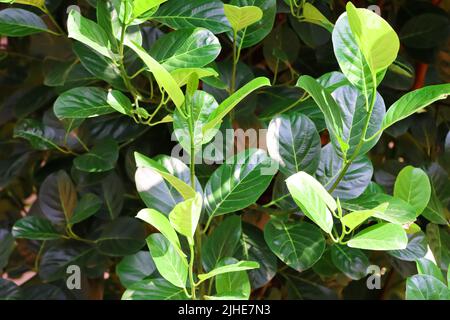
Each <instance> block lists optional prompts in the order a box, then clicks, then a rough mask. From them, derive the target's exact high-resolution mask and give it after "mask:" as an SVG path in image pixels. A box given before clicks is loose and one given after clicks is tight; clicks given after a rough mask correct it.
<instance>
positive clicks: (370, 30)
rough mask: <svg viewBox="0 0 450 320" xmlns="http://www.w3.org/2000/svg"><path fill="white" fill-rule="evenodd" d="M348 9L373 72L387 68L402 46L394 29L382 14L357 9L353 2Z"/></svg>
mask: <svg viewBox="0 0 450 320" xmlns="http://www.w3.org/2000/svg"><path fill="white" fill-rule="evenodd" d="M346 10H347V15H348V20H349V24H350V28H351V30H352V33H353V35H354V36H355V38H356V41H357V43H358V46H359V48H360V49H361V51H362V53H363V55H364V57H365V59H366V61H367V62H368V64H369V66H370V68H371V70H372V72H373V73H377V72H379V71H382V70H385V69H387V67H389V66H390V65H391V64H392V62H394V60H395V58H396V57H397V53H398V50H399V48H400V40H399V39H398V36H397V34H396V33H395V31H394V29H392V27H391V26H390V25H389V23H387V22H386V20H384V19H383V18H382V17H381V16H379V15H377V14H376V13H374V12H373V11H371V10H368V9H357V8H355V6H354V5H353V4H352V3H351V2H348V3H347V6H346Z"/></svg>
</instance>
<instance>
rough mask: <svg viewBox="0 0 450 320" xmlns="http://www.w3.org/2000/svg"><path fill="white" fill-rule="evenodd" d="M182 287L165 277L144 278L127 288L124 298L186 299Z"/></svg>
mask: <svg viewBox="0 0 450 320" xmlns="http://www.w3.org/2000/svg"><path fill="white" fill-rule="evenodd" d="M187 298H188V297H187V296H186V294H185V293H184V290H183V289H182V288H179V287H176V286H174V285H172V284H171V283H170V282H168V281H166V280H165V279H161V278H157V279H143V280H141V281H138V282H136V283H134V284H132V285H131V286H130V287H128V288H127V290H125V292H124V293H123V295H122V300H186V299H187Z"/></svg>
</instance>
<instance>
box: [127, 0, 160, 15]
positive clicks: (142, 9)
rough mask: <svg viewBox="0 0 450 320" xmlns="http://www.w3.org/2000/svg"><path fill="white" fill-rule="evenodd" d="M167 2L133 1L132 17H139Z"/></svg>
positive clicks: (152, 0) (157, 0)
mask: <svg viewBox="0 0 450 320" xmlns="http://www.w3.org/2000/svg"><path fill="white" fill-rule="evenodd" d="M166 1H167V0H134V1H133V16H134V17H139V16H140V15H142V14H143V13H146V12H147V11H149V10H150V9H153V8H155V7H157V6H159V5H160V4H161V3H164V2H166Z"/></svg>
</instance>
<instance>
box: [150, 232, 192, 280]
mask: <svg viewBox="0 0 450 320" xmlns="http://www.w3.org/2000/svg"><path fill="white" fill-rule="evenodd" d="M147 245H148V248H149V249H150V254H151V255H152V259H153V261H154V263H155V265H156V268H157V269H158V272H159V273H160V274H161V275H162V276H163V277H164V278H165V279H166V280H167V281H169V282H170V283H172V284H173V285H175V286H177V287H180V288H185V287H186V280H187V275H188V263H187V260H186V258H185V257H182V256H180V255H179V254H177V250H176V248H175V247H174V246H173V245H172V243H171V242H170V241H169V240H168V239H167V238H165V237H164V236H163V235H162V234H160V233H154V234H151V235H150V236H148V238H147Z"/></svg>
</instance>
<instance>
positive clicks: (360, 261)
mask: <svg viewBox="0 0 450 320" xmlns="http://www.w3.org/2000/svg"><path fill="white" fill-rule="evenodd" d="M331 260H332V261H333V264H334V265H335V266H336V267H337V268H338V269H339V270H340V271H341V272H343V273H344V274H345V275H346V276H347V277H349V278H350V279H353V280H359V279H362V278H364V277H365V276H366V275H367V268H368V267H369V265H370V262H369V259H368V258H367V256H366V255H365V254H364V252H362V251H361V250H359V249H353V248H349V247H347V246H341V245H338V244H335V245H333V246H332V247H331Z"/></svg>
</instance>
